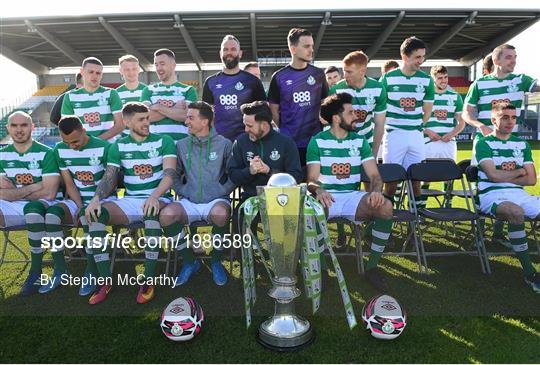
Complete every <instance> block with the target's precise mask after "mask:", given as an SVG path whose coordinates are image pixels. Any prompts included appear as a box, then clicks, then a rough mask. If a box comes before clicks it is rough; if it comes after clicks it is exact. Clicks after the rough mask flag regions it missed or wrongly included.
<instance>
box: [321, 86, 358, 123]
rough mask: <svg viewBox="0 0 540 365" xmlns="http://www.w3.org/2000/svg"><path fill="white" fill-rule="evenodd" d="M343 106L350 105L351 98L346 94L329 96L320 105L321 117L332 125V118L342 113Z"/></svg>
mask: <svg viewBox="0 0 540 365" xmlns="http://www.w3.org/2000/svg"><path fill="white" fill-rule="evenodd" d="M343 104H352V96H351V95H350V94H347V93H339V94H334V95H330V96H329V97H327V98H326V99H324V100H323V102H322V104H321V117H322V118H323V119H324V120H326V121H327V122H328V123H332V117H333V116H334V115H337V114H339V113H343V110H344V109H343Z"/></svg>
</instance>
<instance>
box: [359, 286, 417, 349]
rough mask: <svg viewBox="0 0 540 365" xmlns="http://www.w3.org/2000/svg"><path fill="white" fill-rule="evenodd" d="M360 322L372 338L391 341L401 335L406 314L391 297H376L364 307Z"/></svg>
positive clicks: (405, 321) (405, 323)
mask: <svg viewBox="0 0 540 365" xmlns="http://www.w3.org/2000/svg"><path fill="white" fill-rule="evenodd" d="M362 320H363V321H364V323H365V324H366V328H367V329H368V331H369V332H370V333H371V335H372V336H373V337H375V338H378V339H381V340H393V339H394V338H397V337H398V336H399V335H401V334H402V333H403V330H404V329H405V326H406V325H407V314H406V313H405V310H404V309H403V308H402V307H401V305H400V304H399V303H398V301H397V300H396V299H394V298H393V297H391V296H389V295H378V296H375V297H373V298H371V299H370V300H369V301H368V302H367V303H366V304H365V305H364V308H363V309H362Z"/></svg>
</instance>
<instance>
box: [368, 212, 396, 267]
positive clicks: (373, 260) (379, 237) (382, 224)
mask: <svg viewBox="0 0 540 365" xmlns="http://www.w3.org/2000/svg"><path fill="white" fill-rule="evenodd" d="M391 232H392V219H382V218H376V219H375V221H374V222H373V229H372V230H371V234H372V236H373V241H372V243H371V250H370V255H369V261H368V263H367V265H366V269H367V270H369V269H373V268H375V267H376V266H377V264H378V263H379V261H380V259H381V256H382V254H383V252H384V248H385V246H386V245H387V244H388V239H389V238H390V233H391Z"/></svg>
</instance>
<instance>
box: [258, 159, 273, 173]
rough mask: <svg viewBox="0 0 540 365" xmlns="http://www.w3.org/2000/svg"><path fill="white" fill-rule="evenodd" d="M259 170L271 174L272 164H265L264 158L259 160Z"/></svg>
mask: <svg viewBox="0 0 540 365" xmlns="http://www.w3.org/2000/svg"><path fill="white" fill-rule="evenodd" d="M259 166H260V168H259V172H261V173H263V174H269V173H270V166H268V165H267V164H265V163H264V162H263V160H260V162H259Z"/></svg>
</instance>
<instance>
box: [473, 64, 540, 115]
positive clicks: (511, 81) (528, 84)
mask: <svg viewBox="0 0 540 365" xmlns="http://www.w3.org/2000/svg"><path fill="white" fill-rule="evenodd" d="M536 82H537V80H535V79H533V78H532V77H530V76H527V75H524V74H519V75H516V74H510V75H508V76H507V77H506V78H504V79H498V78H497V77H496V76H495V75H493V74H491V75H487V76H484V77H481V78H479V79H477V80H475V81H474V82H473V84H472V85H471V87H470V88H469V91H468V92H467V96H466V97H465V104H468V105H472V106H475V107H476V109H477V110H478V121H480V122H481V123H482V124H484V125H487V126H490V125H492V123H491V109H492V107H493V105H494V104H498V103H501V102H503V101H506V102H511V103H512V104H513V105H514V106H515V107H516V116H517V119H518V122H520V120H521V108H522V105H523V97H524V96H525V93H526V92H528V91H531V90H533V89H534V88H535V86H536Z"/></svg>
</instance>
